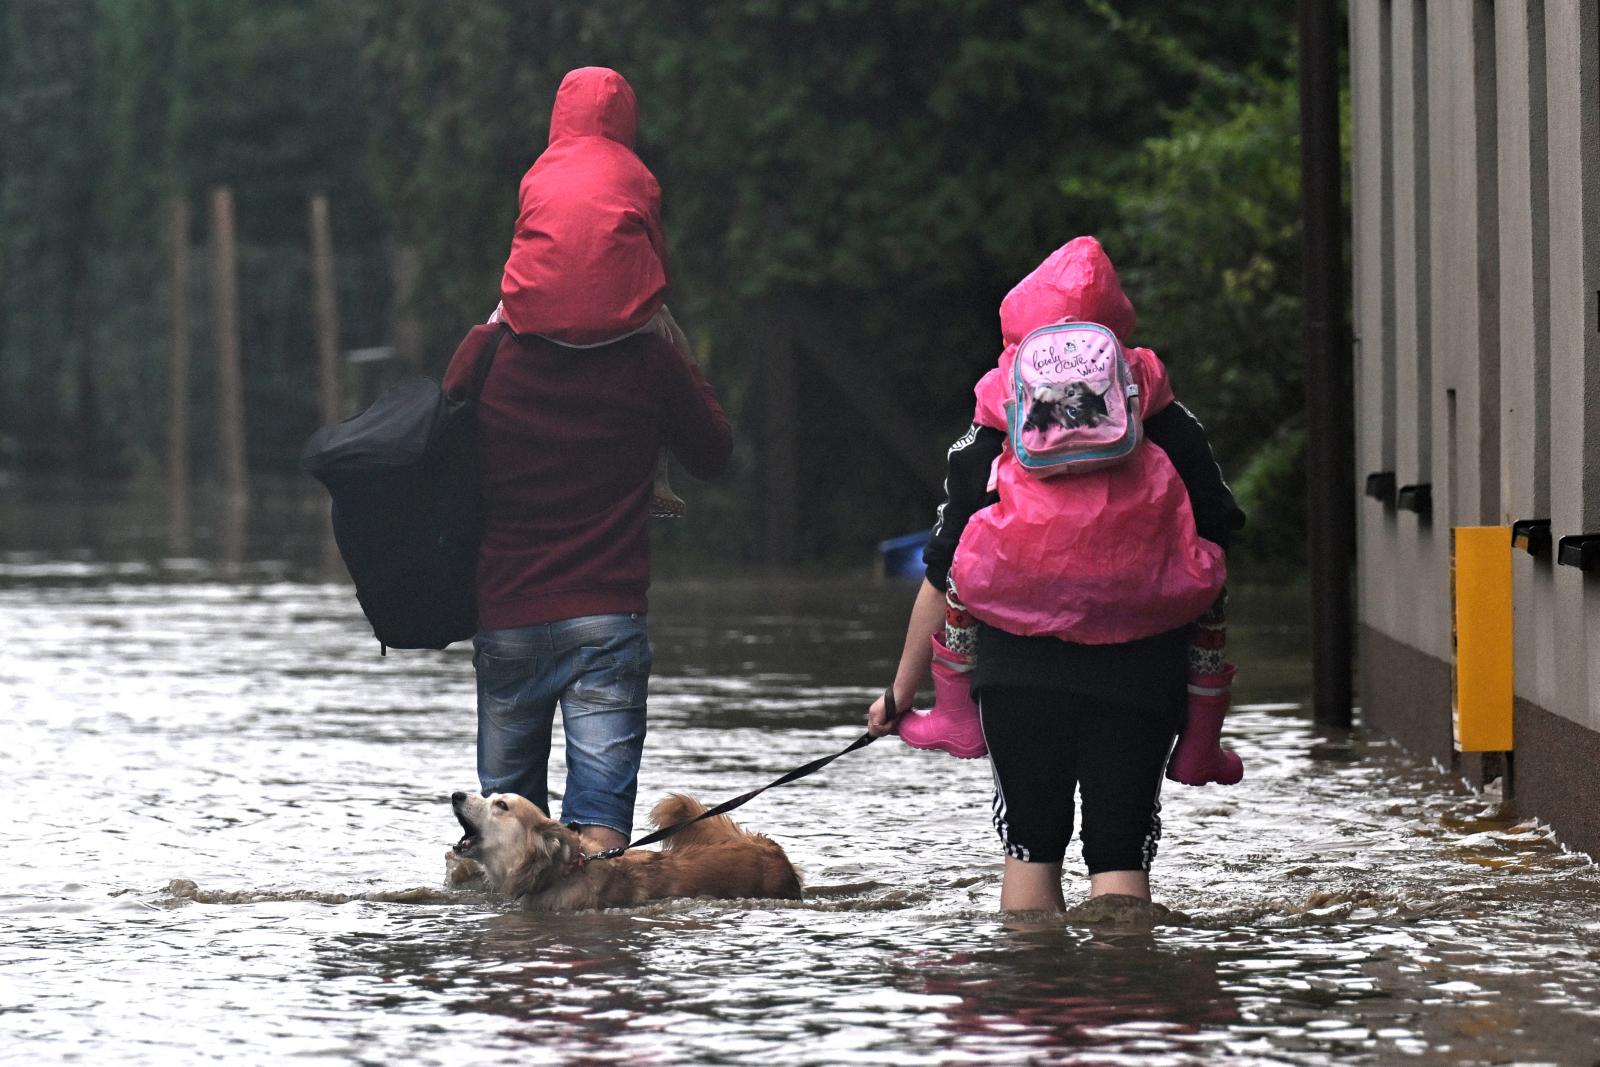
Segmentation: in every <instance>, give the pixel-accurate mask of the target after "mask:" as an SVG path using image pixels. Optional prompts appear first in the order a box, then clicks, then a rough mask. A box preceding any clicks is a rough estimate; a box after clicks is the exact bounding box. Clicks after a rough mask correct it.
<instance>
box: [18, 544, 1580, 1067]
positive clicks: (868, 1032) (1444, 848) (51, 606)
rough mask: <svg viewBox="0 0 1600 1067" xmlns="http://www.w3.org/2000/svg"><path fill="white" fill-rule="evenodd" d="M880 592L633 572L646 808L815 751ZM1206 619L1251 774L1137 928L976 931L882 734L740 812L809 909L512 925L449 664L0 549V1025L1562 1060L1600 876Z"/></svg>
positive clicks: (1574, 1031)
mask: <svg viewBox="0 0 1600 1067" xmlns="http://www.w3.org/2000/svg"><path fill="white" fill-rule="evenodd" d="M223 573H226V578H224V577H222V574H223ZM911 592H912V590H911V589H910V588H909V587H905V586H900V585H875V584H872V583H870V582H862V581H834V582H828V581H817V580H810V579H796V578H792V577H773V578H749V579H737V580H735V579H730V580H726V581H718V582H707V583H697V582H669V583H665V584H663V585H661V586H660V587H659V588H658V590H657V591H656V594H655V599H654V604H653V613H652V622H651V625H652V636H653V640H654V643H655V646H656V663H657V675H656V680H655V681H654V683H653V686H652V705H651V716H652V718H651V733H650V737H649V740H648V744H647V754H646V762H645V766H644V770H643V774H642V788H641V794H640V815H641V820H642V816H643V813H644V811H646V810H648V807H649V805H650V804H651V803H653V802H654V800H655V799H656V798H657V797H658V796H659V795H660V794H661V793H663V792H665V791H667V790H670V789H681V790H687V791H690V792H694V793H697V794H699V795H700V796H702V797H703V798H706V799H720V798H722V797H726V796H729V795H732V794H733V793H736V792H742V791H743V790H745V789H748V788H751V787H752V786H754V785H756V784H759V783H761V782H764V781H766V780H767V779H768V778H770V777H772V776H774V775H776V774H777V773H778V772H779V771H781V770H783V769H786V768H788V767H791V766H794V765H796V764H799V763H801V762H804V761H805V760H808V759H811V758H813V757H815V756H817V755H820V754H823V753H826V752H829V751H833V750H836V749H837V748H839V747H842V745H843V744H844V743H845V742H847V741H848V740H849V739H850V738H851V737H853V736H855V735H856V734H857V733H858V732H859V729H860V719H861V715H862V712H863V709H864V707H865V704H866V702H867V701H868V700H869V699H870V698H871V696H872V695H873V694H874V693H875V692H876V691H877V689H878V687H879V686H881V684H882V682H883V680H884V679H886V678H887V677H888V676H889V671H890V669H891V667H892V664H893V659H894V656H895V655H896V652H897V650H898V646H899V643H900V634H901V633H902V632H903V625H904V612H905V609H906V607H907V605H908V602H909V597H910V595H911ZM1235 602H1236V605H1237V607H1236V610H1237V612H1238V614H1239V615H1240V617H1241V618H1242V619H1243V620H1244V621H1243V622H1242V623H1241V624H1239V625H1236V626H1235V627H1234V635H1235V644H1236V648H1237V649H1238V653H1239V656H1240V658H1241V660H1242V661H1243V663H1244V664H1245V673H1244V674H1243V675H1241V682H1240V686H1239V690H1240V693H1239V696H1240V699H1241V702H1242V703H1244V704H1245V705H1246V706H1245V707H1244V708H1243V709H1242V710H1241V711H1240V712H1239V713H1238V714H1237V715H1235V716H1234V718H1232V719H1231V720H1230V726H1229V730H1230V734H1231V735H1232V737H1233V739H1234V741H1235V743H1236V744H1237V746H1238V747H1239V748H1240V749H1241V750H1242V751H1243V753H1244V755H1245V758H1246V764H1247V774H1248V776H1247V778H1246V780H1245V782H1244V783H1243V784H1242V785H1241V786H1238V787H1235V788H1232V789H1220V788H1214V787H1213V788H1207V789H1198V790H1186V789H1179V788H1176V787H1169V793H1168V795H1167V798H1166V811H1165V820H1164V821H1165V838H1164V840H1163V842H1162V852H1161V857H1160V860H1159V861H1158V866H1157V871H1156V887H1157V896H1158V898H1159V899H1161V900H1162V901H1164V902H1165V903H1166V904H1167V905H1169V906H1170V907H1171V908H1172V909H1173V911H1174V912H1175V913H1176V914H1174V915H1173V916H1172V917H1171V919H1172V921H1171V922H1168V923H1163V924H1160V925H1156V926H1154V928H1153V929H1152V928H1150V925H1149V924H1148V923H1145V924H1143V925H1142V926H1141V925H1140V924H1139V923H1117V922H1109V923H1097V924H1085V923H1075V922H1071V921H1066V920H1062V919H1059V918H1057V919H1040V918H1032V919H1005V918H1002V917H1001V916H1000V915H998V914H997V913H996V912H995V911H994V907H995V903H996V900H997V897H998V885H999V871H1000V864H999V851H998V848H997V847H996V844H995V842H994V840H993V838H992V836H991V831H990V829H989V825H988V789H989V783H988V778H987V769H986V767H985V765H984V764H983V763H982V762H981V761H979V762H975V763H965V762H958V761H956V760H952V759H948V758H945V757H942V756H938V755H935V754H930V753H919V752H914V751H912V750H910V749H907V748H905V747H904V746H899V745H897V744H896V743H895V742H893V741H892V740H890V741H885V742H880V743H879V744H876V745H873V746H872V747H870V748H868V749H866V750H864V751H862V752H859V753H854V754H852V755H851V756H848V757H846V758H845V759H843V760H840V761H839V762H838V763H836V764H834V765H833V766H831V767H830V768H828V769H827V770H826V771H825V772H823V773H822V774H820V775H817V776H815V777H812V778H808V779H805V780H803V781H801V782H798V783H796V784H794V785H791V786H787V787H785V788H783V789H780V790H775V791H773V792H771V793H768V794H765V795H763V796H762V797H761V798H760V799H758V800H757V801H755V802H754V803H752V804H751V805H750V806H749V807H747V808H746V809H744V811H743V812H741V815H742V816H743V817H744V821H745V822H746V823H747V824H748V825H750V826H752V827H753V828H756V829H759V830H761V831H763V832H766V833H770V834H772V835H773V836H774V837H776V838H777V839H778V840H779V841H781V842H782V843H783V844H784V845H785V847H786V848H787V849H788V850H789V853H790V855H791V856H792V857H793V858H794V860H795V862H796V863H797V865H798V866H800V867H801V869H802V872H803V874H804V876H805V878H806V880H807V883H808V887H809V890H808V895H807V899H806V900H804V901H801V902H797V903H776V902H748V903H726V902H706V901H674V902H667V903H664V904H658V905H654V906H651V907H646V908H641V909H637V910H630V911H616V912H606V913H599V914H585V915H559V916H549V915H531V914H526V913H522V912H519V911H516V910H515V909H512V908H508V907H507V906H505V905H503V904H501V903H497V902H494V901H490V900H487V899H485V898H483V897H481V896H475V895H472V894H468V893H458V892H452V891H448V890H445V889H444V888H443V886H442V878H443V862H442V861H443V853H444V850H445V849H446V847H447V846H448V844H449V842H450V841H451V840H452V839H453V838H454V837H455V836H456V826H455V823H454V820H453V818H452V817H451V815H450V812H449V807H448V803H447V797H448V795H449V793H450V792H451V791H452V790H453V789H457V788H464V787H470V786H471V785H472V781H473V774H472V729H473V716H472V713H471V702H472V683H471V673H470V664H469V662H468V655H467V650H466V649H465V648H456V649H452V650H450V651H448V652H446V653H443V654H430V653H410V654H394V655H391V656H390V657H388V658H386V659H384V658H379V657H378V656H377V654H376V647H375V643H374V642H373V641H372V640H371V637H370V634H368V633H367V631H366V630H365V628H364V627H363V625H362V623H361V619H360V616H359V614H358V612H357V610H356V608H355V605H354V602H353V599H352V597H351V596H350V594H349V591H348V589H347V588H345V587H344V586H343V585H342V584H340V583H319V582H314V581H311V582H308V581H302V580H298V579H297V577H296V572H294V571H293V570H292V569H290V568H287V567H284V566H282V565H275V564H247V565H243V566H240V567H234V568H229V569H227V570H226V572H219V571H217V570H214V569H212V568H211V567H209V566H208V565H204V564H200V563H193V562H191V563H180V564H176V565H162V564H147V563H141V562H138V561H136V560H130V561H129V562H126V563H113V564H102V563H96V562H91V561H88V560H81V559H79V560H72V559H68V560H65V561H63V560H62V559H61V558H60V557H59V556H58V555H57V554H54V553H43V554H40V555H38V556H16V555H13V556H11V557H0V618H3V619H4V621H5V623H6V641H5V643H4V645H3V646H0V709H3V715H4V719H3V725H4V730H5V744H4V749H5V751H6V753H7V756H8V758H7V760H6V764H5V765H6V768H7V770H6V774H5V775H4V777H3V778H0V802H3V804H4V807H5V810H6V812H7V814H8V818H7V820H6V821H5V823H4V827H5V828H4V829H3V830H0V845H3V846H4V847H5V850H6V853H7V855H8V857H9V860H10V862H9V864H8V866H7V869H6V871H5V874H4V876H3V877H0V1039H3V1040H4V1046H3V1047H4V1048H5V1050H6V1052H7V1053H8V1054H10V1055H12V1056H16V1057H18V1058H26V1059H29V1060H45V1061H52V1060H57V1059H60V1058H62V1057H64V1056H66V1055H67V1054H69V1053H70V1052H72V1051H74V1050H76V1051H78V1052H80V1053H81V1054H82V1055H83V1056H84V1057H85V1058H87V1059H92V1060H115V1061H117V1062H150V1063H156V1062H159V1063H168V1062H172V1061H174V1060H178V1061H184V1060H191V1059H225V1060H231V1061H238V1062H266V1061H278V1060H282V1059H286V1058H288V1057H290V1056H296V1057H308V1058H312V1059H325V1060H337V1061H350V1060H358V1061H361V1062H372V1063H386V1062H434V1061H438V1062H449V1063H452V1064H454V1063H479V1062H481V1063H491V1062H492V1063H503V1062H507V1061H508V1059H510V1058H512V1057H516V1058H520V1059H523V1060H530V1059H531V1060H532V1061H534V1062H548V1061H551V1060H556V1059H566V1060H569V1061H574V1062H595V1063H601V1062H620V1061H628V1062H647V1063H696V1064H699V1063H750V1062H763V1063H783V1064H798V1063H815V1064H835V1063H844V1062H854V1061H868V1060H870V1061H872V1062H875V1063H876V1062H882V1063H931V1062H941V1063H943V1062H954V1063H959V1062H978V1061H984V1062H987V1061H993V1060H999V1061H1009V1062H1019V1061H1027V1062H1084V1063H1097V1064H1098V1063H1129V1064H1174V1063H1219V1062H1228V1063H1304V1064H1320V1063H1346V1062H1366V1063H1390V1062H1395V1061H1397V1060H1400V1059H1405V1058H1414V1059H1416V1060H1417V1061H1419V1062H1428V1063H1487V1062H1535V1061H1536V1062H1548V1063H1574V1064H1585V1065H1588V1064H1592V1063H1593V1062H1594V1061H1595V1059H1596V1052H1595V1049H1596V1047H1597V1039H1600V937H1597V935H1600V873H1597V871H1596V869H1595V868H1594V867H1593V866H1592V865H1591V864H1589V862H1588V861H1587V860H1586V859H1585V858H1583V857H1579V856H1575V855H1571V854H1568V853H1566V852H1564V851H1562V849H1561V848H1560V847H1559V846H1558V845H1557V844H1556V843H1555V842H1553V841H1552V840H1551V839H1550V837H1549V836H1548V834H1547V833H1545V832H1544V831H1543V830H1542V829H1540V828H1539V827H1538V826H1536V825H1532V824H1528V823H1522V822H1519V821H1518V820H1517V819H1516V817H1515V816H1514V815H1512V814H1510V813H1508V812H1502V811H1501V810H1500V808H1499V807H1498V805H1497V804H1496V803H1495V802H1494V799H1493V798H1492V797H1490V798H1483V797H1473V796H1469V795H1465V794H1462V793H1458V792H1452V791H1450V790H1449V789H1448V783H1444V782H1442V781H1441V780H1440V779H1439V778H1438V777H1437V776H1436V775H1435V773H1434V772H1433V771H1430V770H1428V769H1425V768H1420V767H1418V766H1416V765H1415V764H1413V763H1411V762H1408V761H1407V760H1405V759H1404V758H1402V757H1401V756H1400V755H1399V754H1398V753H1396V752H1395V751H1394V750H1393V749H1391V748H1389V747H1387V746H1383V745H1374V744H1369V743H1367V742H1366V741H1364V740H1362V739H1361V738H1359V737H1358V738H1356V739H1354V740H1353V741H1350V742H1349V743H1345V742H1344V740H1343V739H1339V738H1332V739H1329V738H1323V737H1320V736H1319V735H1318V734H1317V733H1316V732H1315V731H1314V730H1313V729H1312V727H1311V726H1310V725H1309V724H1308V722H1307V721H1306V720H1305V719H1304V717H1303V716H1302V715H1301V713H1300V711H1299V708H1298V705H1297V704H1296V701H1297V700H1298V697H1299V694H1300V692H1301V691H1302V689H1303V685H1304V673H1303V668H1302V666H1301V664H1300V662H1299V659H1298V653H1299V648H1300V645H1301V643H1302V634H1301V633H1300V632H1299V631H1298V630H1297V629H1296V628H1295V627H1293V626H1291V625H1285V624H1284V623H1283V620H1284V619H1294V618H1297V617H1298V616H1297V608H1296V606H1295V605H1294V604H1293V602H1292V601H1286V600H1284V599H1283V597H1282V595H1281V594H1275V593H1274V594H1268V593H1265V592H1255V591H1248V590H1247V591H1241V593H1240V594H1239V595H1237V596H1236V598H1235ZM1252 619H1258V620H1270V622H1269V621H1262V622H1260V623H1257V624H1251V621H1250V620H1252ZM558 751H559V748H558ZM557 762H558V764H559V759H558V761H557ZM555 770H556V774H554V775H553V778H554V779H555V780H556V781H558V782H559V781H560V778H561V770H562V769H561V768H560V767H559V766H557V767H556V768H555ZM1070 860H1071V861H1072V862H1073V863H1076V862H1077V856H1076V852H1075V851H1074V852H1073V853H1072V854H1071V856H1070ZM1076 888H1077V887H1076V886H1075V887H1074V889H1076ZM1071 896H1072V893H1071V892H1069V898H1070V897H1071Z"/></svg>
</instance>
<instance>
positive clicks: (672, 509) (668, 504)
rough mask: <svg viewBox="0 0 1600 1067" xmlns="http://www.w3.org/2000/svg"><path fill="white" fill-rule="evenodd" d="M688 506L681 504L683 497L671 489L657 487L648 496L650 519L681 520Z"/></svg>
mask: <svg viewBox="0 0 1600 1067" xmlns="http://www.w3.org/2000/svg"><path fill="white" fill-rule="evenodd" d="M688 510H689V506H688V505H687V504H685V503H684V502H683V497H681V496H679V495H678V494H677V493H674V492H673V491H672V490H671V489H666V490H664V491H663V489H662V488H661V487H660V486H657V487H656V488H655V490H654V491H653V492H651V494H650V517H651V518H652V519H681V518H683V516H684V515H685V514H686V513H687V512H688Z"/></svg>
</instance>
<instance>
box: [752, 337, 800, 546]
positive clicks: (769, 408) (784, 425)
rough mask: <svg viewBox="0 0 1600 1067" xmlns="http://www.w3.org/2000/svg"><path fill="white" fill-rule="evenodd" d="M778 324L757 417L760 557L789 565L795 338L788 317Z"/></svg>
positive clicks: (793, 518)
mask: <svg viewBox="0 0 1600 1067" xmlns="http://www.w3.org/2000/svg"><path fill="white" fill-rule="evenodd" d="M778 321H779V322H780V323H781V324H782V325H780V326H779V327H778V329H777V330H776V331H774V333H773V334H771V335H770V336H771V338H772V343H771V344H770V345H769V346H768V348H767V349H766V351H765V352H763V354H762V368H761V386H762V388H761V393H762V403H761V417H762V419H763V421H764V426H763V432H762V439H763V440H764V441H765V442H766V447H765V449H764V450H763V451H764V455H763V457H762V459H763V462H762V466H763V467H764V468H765V472H764V474H765V476H764V477H763V479H762V482H763V487H764V490H765V491H764V493H763V501H764V504H765V507H764V511H765V516H764V518H765V520H766V521H765V522H764V523H763V524H762V525H763V527H764V531H763V532H764V534H765V542H766V543H765V553H764V554H765V556H766V562H767V563H793V562H795V560H796V559H798V558H799V539H798V537H797V536H796V535H797V533H798V530H797V527H798V526H799V525H800V502H799V501H800V465H799V459H798V454H797V447H796V446H797V440H796V439H797V437H798V435H799V429H800V427H799V413H798V411H797V408H798V406H799V405H798V404H797V402H796V401H797V397H796V374H795V348H796V347H797V346H798V345H799V343H800V339H799V338H798V337H797V336H795V332H794V330H793V329H792V328H791V326H790V325H789V324H790V323H792V321H793V318H792V316H788V315H785V316H782V317H780V318H779V319H778Z"/></svg>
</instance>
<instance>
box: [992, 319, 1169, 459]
mask: <svg viewBox="0 0 1600 1067" xmlns="http://www.w3.org/2000/svg"><path fill="white" fill-rule="evenodd" d="M1006 408H1007V411H1006V421H1007V426H1008V429H1009V431H1010V434H1011V448H1012V450H1013V451H1014V452H1015V453H1016V458H1017V463H1018V464H1020V465H1021V467H1022V469H1023V470H1025V471H1027V472H1028V473H1029V474H1032V475H1034V476H1035V477H1039V478H1049V477H1054V476H1055V475H1058V474H1072V473H1076V472H1080V471H1091V470H1097V469H1099V468H1101V467H1109V466H1112V465H1114V464H1117V463H1121V462H1122V461H1123V460H1125V459H1127V458H1128V457H1129V456H1130V455H1132V454H1133V450H1134V449H1136V448H1138V447H1139V439H1140V424H1141V419H1140V413H1139V386H1138V385H1137V384H1135V382H1134V380H1133V375H1132V374H1131V373H1129V370H1128V359H1127V356H1126V355H1125V354H1124V353H1123V351H1122V343H1121V342H1120V341H1118V340H1117V336H1116V334H1114V333H1112V332H1111V331H1110V330H1108V329H1106V327H1104V326H1101V325H1100V324H1098V323H1094V322H1061V323H1056V324H1054V325H1051V326H1041V327H1039V328H1038V329H1037V330H1034V331H1033V332H1032V333H1030V334H1028V335H1027V336H1026V337H1024V338H1023V339H1022V343H1021V344H1019V345H1018V346H1017V353H1016V358H1015V360H1014V361H1013V362H1012V364H1011V396H1010V397H1009V398H1008V403H1007V404H1006Z"/></svg>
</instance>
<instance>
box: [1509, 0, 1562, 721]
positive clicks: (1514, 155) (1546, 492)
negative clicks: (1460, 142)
mask: <svg viewBox="0 0 1600 1067" xmlns="http://www.w3.org/2000/svg"><path fill="white" fill-rule="evenodd" d="M1495 31H1496V36H1497V37H1498V39H1499V43H1498V47H1497V49H1496V67H1497V70H1498V72H1499V73H1498V77H1497V78H1496V89H1497V92H1498V96H1499V111H1498V128H1499V141H1500V203H1501V210H1500V354H1501V378H1500V404H1501V407H1500V412H1501V434H1500V504H1501V514H1500V522H1501V523H1502V524H1509V523H1512V522H1515V521H1517V520H1518V519H1533V518H1548V517H1549V515H1550V448H1549V444H1550V434H1549V423H1550V210H1549V197H1550V187H1549V178H1548V165H1547V160H1546V156H1547V153H1548V152H1549V143H1548V140H1549V139H1548V137H1547V134H1546V131H1547V126H1548V123H1549V119H1548V117H1547V116H1546V114H1545V65H1544V53H1545V45H1544V0H1497V3H1496V5H1495ZM1512 567H1513V572H1512V573H1513V577H1514V580H1513V590H1514V593H1515V604H1516V609H1515V617H1516V631H1515V633H1516V637H1515V650H1516V682H1517V692H1518V693H1519V694H1520V695H1522V696H1523V697H1525V698H1526V699H1528V700H1531V701H1533V702H1534V703H1535V704H1538V705H1540V706H1541V707H1549V706H1550V702H1551V701H1552V700H1553V699H1554V694H1555V649H1556V643H1557V642H1556V632H1555V621H1554V617H1553V615H1552V614H1551V612H1549V611H1546V610H1540V605H1541V604H1549V603H1551V601H1552V598H1553V596H1554V588H1555V587H1554V581H1553V577H1554V576H1553V575H1552V574H1551V568H1550V565H1549V564H1548V563H1547V562H1545V561H1542V560H1534V559H1533V558H1531V557H1530V556H1528V555H1526V554H1524V553H1516V554H1514V556H1513V558H1512Z"/></svg>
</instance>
